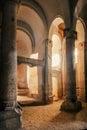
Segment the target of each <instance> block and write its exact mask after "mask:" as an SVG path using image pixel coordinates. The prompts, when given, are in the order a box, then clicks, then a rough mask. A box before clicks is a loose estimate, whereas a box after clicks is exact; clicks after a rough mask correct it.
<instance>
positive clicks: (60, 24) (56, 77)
mask: <svg viewBox="0 0 87 130" xmlns="http://www.w3.org/2000/svg"><path fill="white" fill-rule="evenodd" d="M64 27H65V25H64V21H63V20H62V19H61V18H59V17H58V18H56V19H55V20H54V21H53V22H52V24H51V27H50V34H49V35H50V36H49V37H50V39H51V40H52V65H51V67H52V94H53V100H54V101H56V100H58V99H62V98H63V96H64V94H63V87H64V86H63V82H64V78H63V77H64V76H63V74H64V69H63V60H64V59H63V58H64V55H63V50H64V49H65V48H64V47H63V46H64V45H63V38H64V37H63V30H64Z"/></svg>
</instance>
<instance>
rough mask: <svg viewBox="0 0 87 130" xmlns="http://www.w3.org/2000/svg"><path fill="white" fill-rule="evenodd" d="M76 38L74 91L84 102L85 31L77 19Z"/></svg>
mask: <svg viewBox="0 0 87 130" xmlns="http://www.w3.org/2000/svg"><path fill="white" fill-rule="evenodd" d="M76 31H77V34H78V38H77V40H76V42H75V69H76V91H77V97H78V99H80V100H83V101H84V100H85V63H84V42H85V30H84V24H83V22H82V20H80V19H78V20H77V24H76Z"/></svg>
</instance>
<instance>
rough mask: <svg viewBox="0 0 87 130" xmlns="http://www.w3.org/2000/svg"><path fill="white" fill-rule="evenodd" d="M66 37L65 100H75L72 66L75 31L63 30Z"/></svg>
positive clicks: (73, 69)
mask: <svg viewBox="0 0 87 130" xmlns="http://www.w3.org/2000/svg"><path fill="white" fill-rule="evenodd" d="M65 37H66V100H71V101H73V102H74V101H76V100H77V96H76V79H75V68H74V48H75V45H74V42H75V39H76V32H75V31H73V30H70V29H69V30H68V29H66V30H65Z"/></svg>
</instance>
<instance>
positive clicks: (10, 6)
mask: <svg viewBox="0 0 87 130" xmlns="http://www.w3.org/2000/svg"><path fill="white" fill-rule="evenodd" d="M16 13H17V3H15V2H14V1H7V2H6V3H5V4H4V8H3V18H2V43H1V44H2V45H1V58H2V59H1V83H0V102H2V103H4V105H5V104H7V106H8V102H9V103H11V104H10V105H15V102H16V86H17V85H16V78H17V52H16V21H17V20H16Z"/></svg>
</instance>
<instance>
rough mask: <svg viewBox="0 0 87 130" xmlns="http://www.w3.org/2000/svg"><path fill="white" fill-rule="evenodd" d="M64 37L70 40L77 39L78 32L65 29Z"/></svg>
mask: <svg viewBox="0 0 87 130" xmlns="http://www.w3.org/2000/svg"><path fill="white" fill-rule="evenodd" d="M64 37H66V38H70V39H77V32H76V31H75V30H72V29H70V28H65V29H64Z"/></svg>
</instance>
